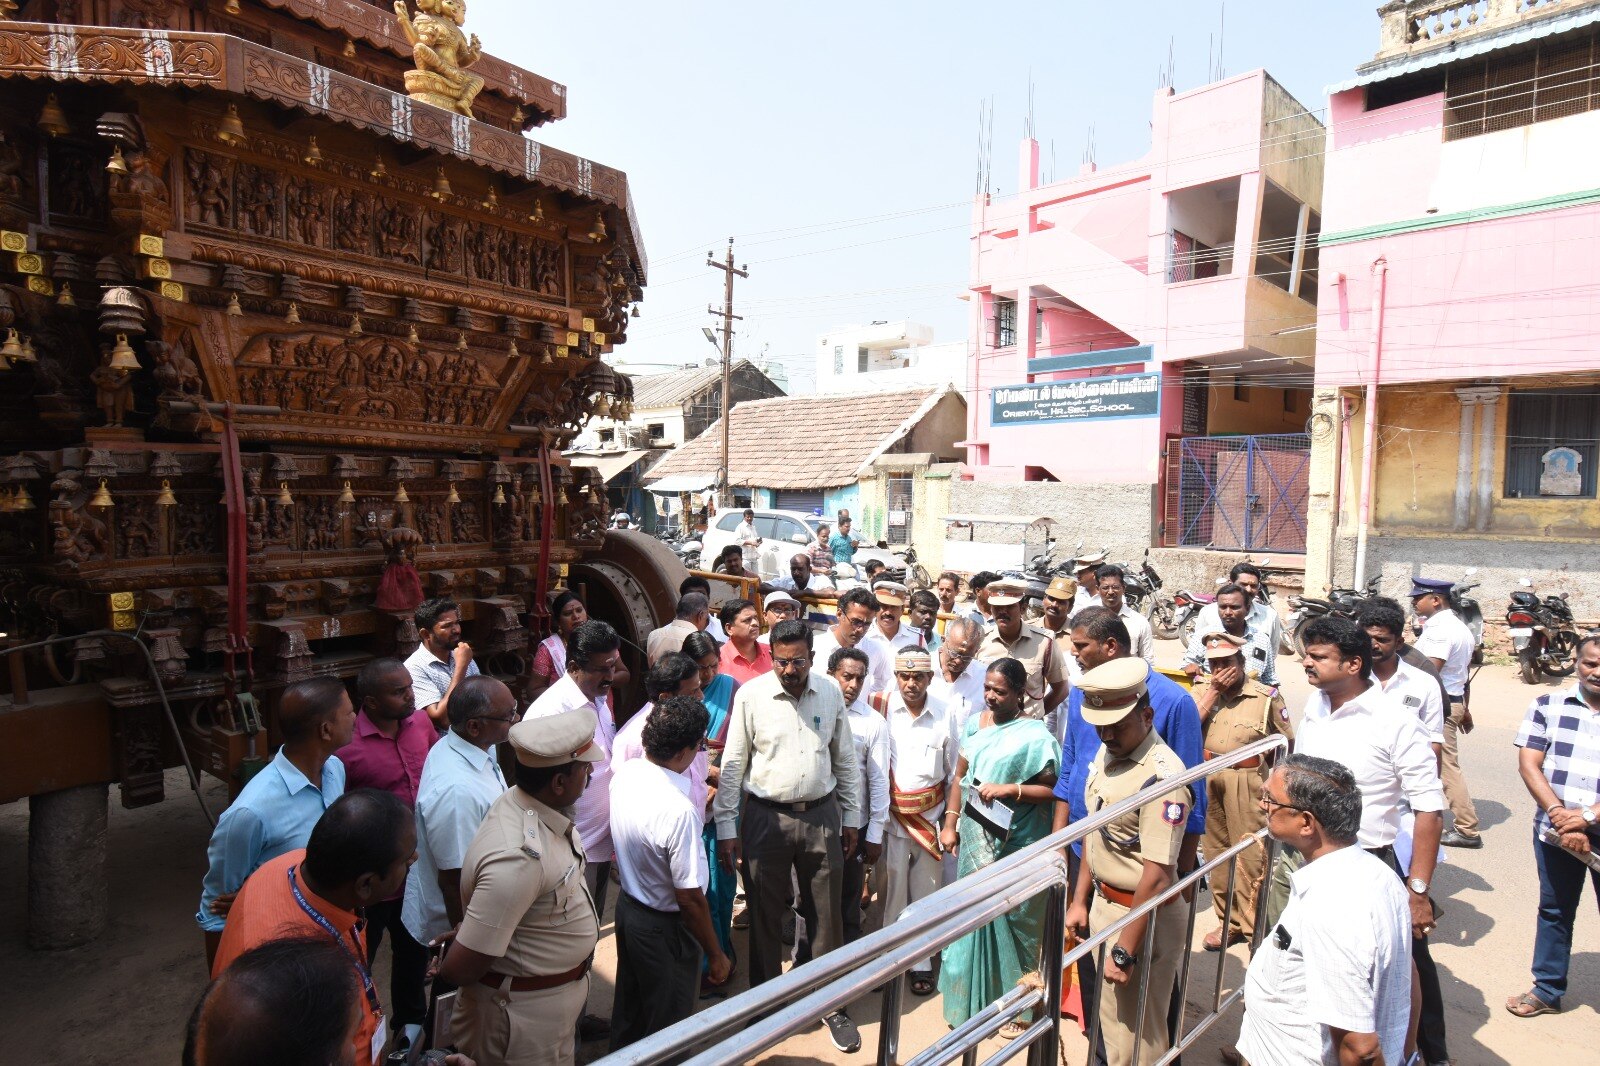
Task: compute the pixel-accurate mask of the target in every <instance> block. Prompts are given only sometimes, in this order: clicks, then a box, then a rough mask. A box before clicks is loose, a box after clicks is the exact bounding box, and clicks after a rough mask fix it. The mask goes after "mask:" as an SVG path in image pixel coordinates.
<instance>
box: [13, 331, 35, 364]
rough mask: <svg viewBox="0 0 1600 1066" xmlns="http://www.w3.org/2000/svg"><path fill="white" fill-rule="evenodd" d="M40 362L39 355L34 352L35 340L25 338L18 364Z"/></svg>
mask: <svg viewBox="0 0 1600 1066" xmlns="http://www.w3.org/2000/svg"><path fill="white" fill-rule="evenodd" d="M38 361H39V353H38V352H36V351H34V350H33V338H32V337H24V338H22V354H21V355H19V356H17V362H19V363H37V362H38Z"/></svg>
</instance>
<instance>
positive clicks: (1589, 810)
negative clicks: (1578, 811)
mask: <svg viewBox="0 0 1600 1066" xmlns="http://www.w3.org/2000/svg"><path fill="white" fill-rule="evenodd" d="M1595 817H1596V816H1595V813H1594V808H1593V807H1585V808H1584V809H1583V820H1584V823H1585V824H1587V825H1594V823H1595Z"/></svg>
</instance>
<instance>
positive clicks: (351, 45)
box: [344, 37, 356, 59]
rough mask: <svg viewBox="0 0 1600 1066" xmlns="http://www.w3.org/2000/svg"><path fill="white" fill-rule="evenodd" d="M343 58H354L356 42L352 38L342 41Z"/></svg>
mask: <svg viewBox="0 0 1600 1066" xmlns="http://www.w3.org/2000/svg"><path fill="white" fill-rule="evenodd" d="M344 57H345V58H346V59H354V58H355V57H356V42H355V39H354V38H353V37H346V38H345V39H344Z"/></svg>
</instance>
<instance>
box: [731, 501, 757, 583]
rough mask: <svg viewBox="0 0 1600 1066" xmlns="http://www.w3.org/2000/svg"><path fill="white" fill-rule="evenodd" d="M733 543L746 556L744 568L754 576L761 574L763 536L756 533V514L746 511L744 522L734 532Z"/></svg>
mask: <svg viewBox="0 0 1600 1066" xmlns="http://www.w3.org/2000/svg"><path fill="white" fill-rule="evenodd" d="M733 542H734V543H735V544H737V545H739V550H740V552H741V553H742V554H743V555H744V568H745V570H746V571H748V572H749V573H752V574H759V573H760V572H761V569H760V567H761V534H759V533H757V532H756V513H755V512H754V511H752V510H751V509H750V508H748V507H746V508H745V509H744V521H743V522H740V523H739V525H738V527H737V528H736V529H734V531H733Z"/></svg>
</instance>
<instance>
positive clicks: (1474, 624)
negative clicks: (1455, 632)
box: [1450, 566, 1483, 666]
mask: <svg viewBox="0 0 1600 1066" xmlns="http://www.w3.org/2000/svg"><path fill="white" fill-rule="evenodd" d="M1477 572H1478V568H1477V567H1475V566H1473V567H1469V568H1468V569H1467V570H1466V577H1471V576H1472V575H1474V574H1476V573H1477ZM1478 585H1479V582H1477V581H1472V582H1469V581H1467V580H1466V578H1463V579H1462V580H1460V581H1457V582H1456V583H1455V584H1454V585H1452V586H1450V606H1451V607H1453V608H1455V612H1456V614H1457V615H1458V616H1460V618H1461V620H1462V621H1463V622H1465V623H1467V628H1468V629H1470V630H1472V665H1474V666H1481V665H1482V664H1483V608H1481V607H1479V606H1478V601H1477V600H1476V599H1474V598H1473V597H1471V596H1468V595H1467V593H1469V592H1471V591H1472V590H1473V589H1475V588H1477V587H1478Z"/></svg>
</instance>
